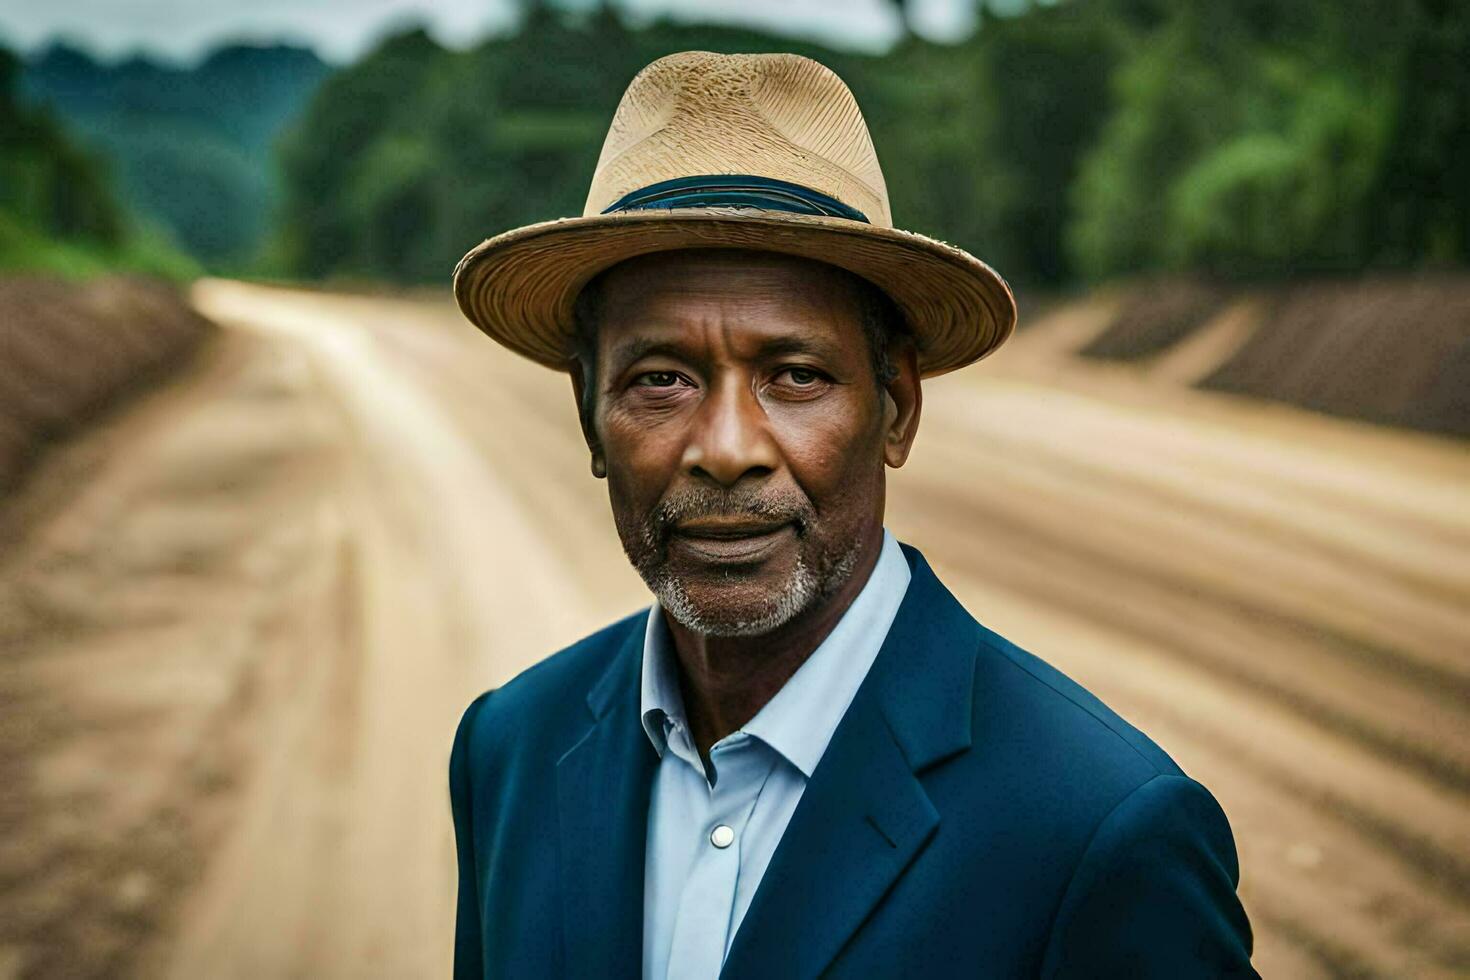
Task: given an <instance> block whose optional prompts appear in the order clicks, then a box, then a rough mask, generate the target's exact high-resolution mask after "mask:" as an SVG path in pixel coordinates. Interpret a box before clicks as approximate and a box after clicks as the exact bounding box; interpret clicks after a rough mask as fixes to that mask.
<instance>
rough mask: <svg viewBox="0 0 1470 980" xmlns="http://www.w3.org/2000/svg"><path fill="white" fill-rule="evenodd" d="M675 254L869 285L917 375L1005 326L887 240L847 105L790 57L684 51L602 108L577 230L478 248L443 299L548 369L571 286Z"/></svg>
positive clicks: (931, 246)
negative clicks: (810, 265)
mask: <svg viewBox="0 0 1470 980" xmlns="http://www.w3.org/2000/svg"><path fill="white" fill-rule="evenodd" d="M685 248H747V249H757V250H761V251H769V252H782V253H786V254H790V255H799V256H805V257H807V258H812V259H817V260H820V261H822V262H827V263H830V264H831V265H835V266H840V267H841V268H843V269H847V270H848V271H850V272H853V273H856V274H857V275H859V276H862V277H864V278H866V279H868V280H870V281H871V282H872V283H874V284H875V285H877V286H878V287H879V288H880V289H882V290H884V291H885V292H886V293H888V295H889V296H891V297H892V298H893V300H894V302H895V303H896V304H897V305H898V307H899V309H900V310H902V312H903V314H904V316H905V318H906V320H907V323H908V327H909V329H910V330H911V331H912V332H913V335H914V337H915V338H916V340H917V344H918V348H919V369H920V372H921V373H922V374H923V375H924V376H925V377H930V376H933V375H936V374H943V373H944V372H946V371H952V370H954V369H955V368H958V367H963V366H964V365H966V364H969V363H971V362H973V361H976V360H979V359H980V358H982V357H984V356H985V355H986V354H988V353H990V352H991V351H993V350H995V349H996V348H997V347H999V346H1000V344H1001V343H1002V342H1004V341H1005V339H1006V338H1007V337H1008V336H1010V333H1011V330H1012V329H1013V328H1014V326H1015V322H1016V304H1015V299H1014V298H1013V297H1012V295H1011V290H1010V287H1008V286H1007V285H1006V283H1005V280H1004V279H1002V278H1001V277H1000V276H999V275H997V274H996V272H995V271H994V270H992V269H991V268H990V267H989V266H988V265H986V264H985V263H984V262H981V261H980V260H979V259H977V258H975V257H974V256H973V255H970V254H969V253H968V252H965V251H963V250H961V249H958V248H955V247H953V246H951V245H947V244H945V243H944V242H941V241H937V240H935V239H933V238H928V237H926V236H924V235H919V234H915V233H914V232H909V231H902V230H899V229H896V228H894V227H893V219H892V218H891V216H890V215H889V211H888V190H887V188H886V186H885V185H884V182H883V171H882V170H881V169H880V168H879V166H878V155H877V152H876V151H875V150H874V149H873V142H872V139H871V138H870V137H869V136H868V128H867V125H866V124H865V123H864V122H863V117H862V113H861V111H860V110H859V109H858V105H857V102H856V100H855V99H853V97H852V93H851V92H849V91H848V89H847V86H846V85H844V84H843V82H842V80H841V79H840V78H838V77H837V76H836V75H835V74H833V73H832V71H831V70H829V69H828V68H826V67H825V66H823V65H821V64H819V63H817V62H815V61H813V60H811V59H810V58H803V57H799V56H797V55H793V54H734V55H721V54H713V53H711V52H708V51H685V52H681V53H679V54H674V55H669V56H668V57H666V58H660V59H659V60H658V61H655V62H653V63H652V64H650V65H648V66H647V67H646V68H644V69H643V70H642V71H640V72H639V73H638V75H637V76H636V77H635V78H634V79H633V81H632V82H631V83H630V84H629V85H628V90H627V91H626V92H624V93H623V99H622V101H621V102H620V103H618V109H617V112H616V114H615V115H614V116H613V121H612V126H611V128H610V129H609V130H608V134H607V141H606V142H605V143H603V146H602V156H601V157H599V158H598V161H597V169H596V170H595V171H594V172H593V175H592V188H591V190H590V191H589V192H588V194H587V205H586V207H585V209H584V210H583V212H582V216H581V217H579V218H560V219H557V220H555V221H543V222H539V223H537V224H533V225H526V226H525V227H523V228H516V229H514V230H511V231H507V232H505V233H503V234H500V235H497V236H495V237H494V238H490V239H486V240H485V241H484V242H482V243H481V244H480V245H478V246H476V247H475V248H474V249H472V250H471V251H470V252H469V253H468V254H467V255H465V257H464V258H462V259H460V261H459V265H458V266H456V267H455V270H454V295H455V299H456V300H457V301H458V302H459V307H460V309H461V310H462V311H463V312H464V314H465V316H467V317H468V318H469V319H470V321H471V322H473V323H474V324H475V325H476V326H478V327H479V328H480V329H481V330H483V331H485V333H487V334H489V335H490V336H491V337H493V338H494V339H495V340H497V341H499V342H500V343H502V344H504V345H505V346H507V347H509V348H510V349H511V350H513V351H515V352H516V353H518V354H522V355H524V356H526V357H529V358H530V359H532V360H533V361H538V362H540V363H541V364H545V365H547V366H548V367H553V368H558V369H562V370H565V369H567V368H568V367H569V366H570V364H571V361H572V352H571V344H570V340H571V335H572V330H573V319H572V310H573V306H574V303H575V301H576V297H577V294H578V292H580V291H581V289H582V287H583V286H585V285H586V284H587V281H588V280H589V279H591V278H592V277H593V276H595V275H596V274H597V273H599V272H601V271H602V270H604V269H606V268H608V267H610V266H612V265H615V264H616V263H618V262H621V261H622V260H624V259H629V258H632V257H634V256H637V255H644V254H647V253H649V252H661V251H668V250H671V249H685Z"/></svg>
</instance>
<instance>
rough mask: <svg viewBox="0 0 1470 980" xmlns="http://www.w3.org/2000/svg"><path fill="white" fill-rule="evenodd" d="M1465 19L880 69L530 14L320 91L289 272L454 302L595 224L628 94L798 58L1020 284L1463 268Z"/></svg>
mask: <svg viewBox="0 0 1470 980" xmlns="http://www.w3.org/2000/svg"><path fill="white" fill-rule="evenodd" d="M1466 9H1467V8H1466V6H1465V5H1464V4H1457V3H1452V2H1448V0H1402V2H1400V0H1395V2H1392V3H1390V2H1387V0H1303V2H1300V3H1294V4H1290V5H1286V4H1279V3H1273V2H1267V0H1242V2H1239V3H1230V4H1198V3H1193V2H1190V0H1072V2H1070V3H1068V2H1061V3H1054V4H1046V5H1035V6H1028V7H1026V8H1025V9H1024V10H1023V11H1022V12H1020V13H1012V14H1009V15H1007V16H995V15H990V14H985V12H984V11H983V10H982V14H985V15H984V16H982V20H981V26H980V28H979V29H978V30H977V31H976V32H975V33H974V35H973V36H972V37H971V38H969V39H968V40H966V41H964V42H963V43H960V44H956V45H938V44H932V43H928V42H925V41H923V40H921V39H918V38H915V37H909V38H907V39H906V40H904V41H903V42H901V43H900V44H898V45H897V46H896V47H895V48H894V49H893V50H892V51H891V52H889V53H888V54H886V55H884V56H881V57H872V56H861V55H855V54H850V53H842V52H836V51H832V50H827V49H823V48H821V47H820V46H817V45H812V44H802V43H793V42H791V41H789V40H784V39H777V38H773V37H770V36H766V35H761V34H756V33H752V32H750V31H744V30H735V29H727V28H715V27H692V26H687V25H675V24H670V23H654V24H652V25H648V26H646V27H644V28H642V29H638V30H633V29H630V28H628V27H627V26H625V25H624V24H623V23H621V22H620V21H619V19H618V18H617V17H616V16H614V15H613V14H611V13H609V12H607V10H606V9H603V10H601V11H600V12H598V13H595V14H592V15H584V16H582V17H580V18H574V17H572V16H571V15H564V16H559V15H555V14H553V13H549V12H547V10H546V9H545V8H544V6H542V5H532V6H531V8H530V11H529V13H528V15H527V20H526V22H525V23H523V25H522V27H521V29H520V30H519V31H518V32H517V33H516V34H515V35H514V36H509V37H500V38H494V39H491V40H488V41H486V42H484V43H483V44H481V45H480V46H478V47H475V48H473V49H471V50H468V51H464V52H452V51H447V50H444V49H442V48H441V47H440V46H439V45H437V44H436V43H435V42H434V41H433V40H431V39H430V38H429V37H428V36H427V35H426V34H425V33H423V32H422V31H411V32H408V33H404V34H401V35H399V36H396V37H393V38H391V39H389V40H387V41H386V42H385V43H383V44H382V45H381V46H380V47H379V48H378V49H377V50H376V51H374V52H373V53H372V54H371V55H369V56H368V57H366V58H364V59H363V60H362V61H361V62H360V63H358V64H356V65H354V66H352V67H350V68H347V69H345V70H343V71H341V72H339V73H337V74H336V75H335V76H333V77H332V78H331V79H330V80H329V81H328V82H327V83H326V84H325V85H324V86H323V87H322V89H321V90H320V92H319V93H318V95H317V96H316V98H315V100H314V101H313V102H312V104H311V106H310V109H309V110H308V112H307V113H306V115H305V116H304V118H303V119H302V121H301V123H300V124H299V125H298V126H297V127H296V128H295V129H294V131H293V132H292V133H291V135H290V137H289V139H288V140H287V141H286V143H285V146H284V151H283V157H282V159H283V166H284V172H285V185H286V194H287V203H288V206H287V208H286V209H285V212H284V213H285V215H286V224H285V225H284V226H283V228H282V234H281V238H280V241H279V245H280V252H279V253H278V260H279V262H280V263H281V265H282V267H283V268H285V269H289V270H292V271H294V272H297V273H300V274H305V275H311V276H321V275H352V276H365V277H376V276H388V277H391V278H395V279H402V280H439V281H442V280H443V279H444V278H445V277H446V275H447V274H448V272H449V270H450V269H451V268H452V266H453V263H454V261H455V260H456V259H457V258H458V257H459V256H460V255H461V254H462V253H463V252H464V251H465V250H466V249H467V248H468V247H469V246H471V245H473V244H474V243H475V242H477V241H478V240H479V239H480V238H482V237H485V236H487V235H490V234H493V233H495V232H497V231H500V230H503V229H506V228H510V227H513V226H516V225H519V224H523V223H526V222H530V221H535V220H539V219H543V218H548V217H554V216H559V215H567V214H577V213H580V211H581V208H582V204H583V197H584V195H585V191H586V185H587V180H588V177H589V176H590V173H591V169H592V166H593V164H594V162H595V160H596V157H597V153H598V150H599V148H600V144H601V139H602V136H603V134H604V133H605V130H606V126H607V122H608V120H609V118H610V117H611V113H612V109H613V107H614V105H615V103H616V100H617V98H618V96H619V94H620V93H621V91H622V89H623V88H624V87H625V86H626V84H627V82H628V80H629V79H630V78H631V77H632V75H633V74H634V73H635V72H636V71H637V69H638V68H640V67H641V66H642V65H644V64H646V63H647V62H649V61H651V60H653V59H654V58H656V57H659V56H661V55H664V54H667V53H670V52H673V51H679V50H684V49H690V48H703V49H707V50H717V51H761V50H797V51H800V52H801V53H804V54H809V55H811V56H813V57H816V58H818V59H820V60H822V61H823V62H825V63H827V64H829V65H830V66H831V67H833V68H834V69H835V70H836V71H837V72H838V73H839V74H841V75H842V76H843V77H844V78H845V79H846V80H847V81H848V83H849V85H850V86H851V87H852V88H853V90H854V92H855V93H856V94H857V96H858V100H859V102H860V103H862V105H863V107H864V110H865V112H866V114H867V117H868V122H869V126H870V128H871V130H872V132H873V136H874V140H875V142H876V143H877V146H878V149H879V152H880V154H881V155H882V158H883V162H884V167H885V172H886V174H887V178H888V184H889V190H890V193H891V195H892V198H893V205H894V206H893V212H894V215H895V219H896V220H897V221H898V223H899V224H900V225H902V226H904V227H910V228H914V229H916V230H922V231H925V232H928V233H931V234H934V235H936V236H938V237H941V238H944V239H946V240H950V241H953V242H956V243H957V244H961V245H963V246H965V247H967V248H970V249H972V250H974V251H976V252H977V253H979V254H981V255H983V256H985V257H987V258H988V259H990V260H992V261H993V262H994V264H995V265H996V266H997V267H998V268H1000V269H1002V270H1003V271H1005V272H1006V273H1007V274H1008V275H1009V276H1010V277H1011V278H1013V279H1019V280H1023V281H1029V282H1043V283H1063V282H1067V281H1070V280H1073V279H1076V278H1079V277H1088V278H1097V277H1104V276H1113V275H1118V274H1128V273H1133V272H1138V271H1142V270H1156V269H1171V270H1178V269H1190V270H1204V271H1210V272H1214V273H1218V274H1224V275H1231V276H1242V275H1244V276H1258V275H1282V274H1291V273H1297V272H1303V271H1322V270H1332V271H1339V270H1341V271H1349V270H1357V269H1361V268H1363V267H1366V266H1373V265H1380V266H1382V265H1387V266H1393V265H1407V264H1416V263H1422V262H1425V261H1430V262H1438V263H1457V262H1464V261H1465V260H1466V259H1467V257H1470V197H1467V194H1470V190H1467V188H1470V173H1467V167H1470V146H1467V139H1470V76H1467V72H1470V26H1467V14H1466Z"/></svg>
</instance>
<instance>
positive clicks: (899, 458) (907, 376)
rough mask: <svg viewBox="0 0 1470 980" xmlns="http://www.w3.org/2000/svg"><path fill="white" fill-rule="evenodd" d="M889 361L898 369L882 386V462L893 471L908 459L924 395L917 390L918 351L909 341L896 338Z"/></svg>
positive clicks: (916, 432)
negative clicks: (890, 379) (891, 378)
mask: <svg viewBox="0 0 1470 980" xmlns="http://www.w3.org/2000/svg"><path fill="white" fill-rule="evenodd" d="M889 358H890V360H891V362H892V363H893V366H894V367H895V368H897V369H898V373H897V374H896V375H894V378H893V380H892V381H890V382H888V384H886V385H884V398H883V462H885V463H887V464H888V465H889V466H892V467H894V468H897V467H900V466H902V465H903V464H904V462H905V461H906V460H907V459H908V458H909V450H910V449H912V448H913V447H914V437H915V436H916V435H917V434H918V432H919V412H920V409H922V408H923V405H924V396H923V393H922V391H921V390H920V388H919V350H918V348H917V347H915V346H914V343H913V341H911V340H909V339H908V338H906V337H905V338H895V340H894V341H893V343H892V346H891V347H890V349H889Z"/></svg>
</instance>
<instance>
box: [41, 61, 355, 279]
mask: <svg viewBox="0 0 1470 980" xmlns="http://www.w3.org/2000/svg"><path fill="white" fill-rule="evenodd" d="M329 71H330V68H329V67H328V66H327V65H326V64H325V63H323V62H322V61H321V59H320V58H318V57H317V56H316V55H315V54H314V53H312V52H311V51H309V50H306V49H303V48H297V47H290V46H283V45H275V46H250V45H231V46H228V47H222V48H219V49H217V50H215V51H214V52H213V53H211V54H210V55H209V56H208V57H206V58H205V59H204V60H203V61H202V62H200V63H199V64H198V65H196V66H193V67H188V68H184V67H177V66H171V65H166V64H161V63H158V62H156V61H152V60H149V59H146V58H132V59H129V60H126V61H121V62H118V63H115V64H104V63H101V62H98V61H97V60H95V59H93V58H92V57H91V56H90V55H88V54H86V53H85V52H82V51H80V50H78V49H76V48H73V47H69V46H67V45H64V44H55V45H52V46H50V47H49V48H47V49H45V50H44V51H42V52H40V53H38V54H37V55H35V56H33V57H32V58H31V59H29V61H28V63H27V65H26V69H25V73H24V92H25V95H26V97H27V99H28V100H29V101H30V102H32V103H33V104H37V105H43V106H46V107H48V108H49V109H50V111H51V112H53V113H54V114H55V115H56V116H58V117H59V118H60V119H62V120H63V121H64V122H65V123H66V125H67V126H68V127H69V128H71V129H72V130H73V131H75V132H76V133H78V134H79V135H80V137H81V138H82V140H83V141H84V142H85V143H86V145H87V146H88V147H89V148H91V149H92V150H93V151H94V152H96V153H97V154H99V155H100V156H102V157H104V158H106V159H108V160H109V161H111V165H112V167H113V169H114V171H115V176H116V181H117V185H118V190H119V195H120V197H121V199H122V202H123V203H124V204H125V205H126V206H127V207H129V208H130V209H132V210H133V211H135V212H136V213H137V214H139V215H140V216H142V217H143V218H144V219H145V220H147V221H150V222H152V223H153V224H154V225H155V226H156V227H157V228H158V229H159V230H160V231H161V232H162V233H164V234H166V235H168V236H169V237H170V238H171V239H172V240H173V241H175V242H176V243H177V244H178V245H179V246H180V247H182V248H184V249H185V250H187V251H188V252H189V253H191V254H192V255H195V256H197V257H198V258H199V259H200V260H202V261H204V262H206V263H207V264H209V265H211V266H213V267H217V268H218V267H223V268H240V267H244V266H247V265H248V264H249V263H251V262H252V261H253V260H254V259H255V257H256V252H257V250H258V249H259V247H260V244H261V242H262V240H263V239H264V238H265V236H266V234H267V233H268V231H269V229H270V223H271V221H272V220H274V216H275V209H276V206H277V203H278V199H279V186H278V182H277V181H276V179H275V173H276V168H275V161H274V157H273V154H274V152H275V150H274V142H275V139H276V137H277V135H278V134H279V133H280V131H281V130H282V128H283V127H284V126H286V125H287V124H288V123H289V122H290V121H291V120H292V119H294V118H295V116H296V115H297V114H298V113H299V112H300V110H301V108H302V107H303V106H304V105H305V103H306V101H307V100H308V99H309V97H310V96H311V94H312V92H314V91H315V89H316V86H317V85H318V84H319V83H320V82H321V80H322V79H323V78H324V77H326V75H327V74H328V73H329Z"/></svg>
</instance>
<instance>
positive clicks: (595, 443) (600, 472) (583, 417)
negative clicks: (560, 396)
mask: <svg viewBox="0 0 1470 980" xmlns="http://www.w3.org/2000/svg"><path fill="white" fill-rule="evenodd" d="M567 373H568V374H569V375H571V378H572V397H573V398H575V399H576V402H577V422H578V424H580V425H581V427H582V439H583V440H584V441H585V442H586V443H587V451H588V452H590V453H591V454H592V475H593V476H595V477H597V478H598V479H602V478H603V477H605V476H607V460H606V458H605V457H604V456H603V454H602V442H601V440H599V439H598V438H597V430H596V428H595V426H594V423H593V418H592V413H591V412H590V411H588V410H587V403H586V402H585V401H584V398H585V397H586V395H587V379H586V377H585V376H584V375H583V374H582V362H581V361H579V360H574V361H572V362H571V364H570V365H569V367H568V368H567Z"/></svg>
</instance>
